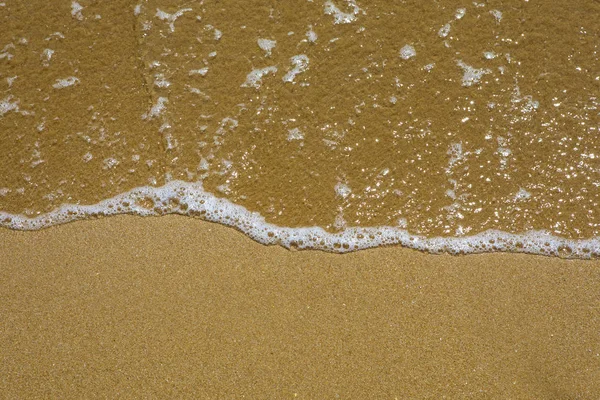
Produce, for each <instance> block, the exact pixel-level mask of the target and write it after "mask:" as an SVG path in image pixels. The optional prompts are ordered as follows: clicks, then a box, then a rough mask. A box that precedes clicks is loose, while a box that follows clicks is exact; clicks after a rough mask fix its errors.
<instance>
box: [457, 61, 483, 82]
mask: <svg viewBox="0 0 600 400" xmlns="http://www.w3.org/2000/svg"><path fill="white" fill-rule="evenodd" d="M456 64H457V65H458V66H459V67H461V68H462V69H463V78H462V84H463V86H473V84H475V83H479V81H480V80H481V78H482V77H483V75H485V74H490V73H491V72H492V71H490V70H489V69H487V68H474V67H472V66H470V65H467V64H465V63H464V62H463V61H462V60H458V61H457V62H456Z"/></svg>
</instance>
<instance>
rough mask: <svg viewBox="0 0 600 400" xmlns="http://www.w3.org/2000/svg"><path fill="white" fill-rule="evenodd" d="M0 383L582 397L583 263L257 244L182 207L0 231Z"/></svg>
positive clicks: (588, 272)
mask: <svg viewBox="0 0 600 400" xmlns="http://www.w3.org/2000/svg"><path fill="white" fill-rule="evenodd" d="M0 255H1V257H0V281H1V282H2V285H0V298H1V299H2V301H0V326H1V327H2V333H1V334H0V354H2V363H1V364H0V376H2V379H0V392H1V393H2V396H1V397H2V398H12V399H15V398H59V397H60V398H65V399H66V398H213V399H214V398H273V399H274V398H305V399H327V398H345V399H365V398H389V399H394V398H397V399H417V398H419V399H420V398H444V397H445V398H518V399H542V398H543V399H593V398H598V395H599V394H600V383H599V382H600V379H598V378H599V377H600V338H599V337H598V331H599V329H600V308H599V304H600V302H599V300H600V299H599V297H600V268H599V267H600V263H599V262H598V261H572V260H561V259H557V258H547V257H539V256H523V255H514V254H486V255H471V256H463V257H453V256H431V255H426V254H423V253H419V252H416V251H412V250H406V249H402V248H380V249H375V250H367V251H360V252H356V253H351V254H346V255H335V254H328V253H323V252H316V251H300V252H297V251H296V252H293V251H288V250H285V249H282V248H280V247H275V246H271V247H266V246H263V245H261V244H259V243H256V242H254V241H252V240H250V239H248V238H247V237H245V236H243V235H242V234H240V233H238V232H236V231H235V230H233V229H230V228H225V227H223V226H220V225H216V224H210V223H206V222H203V221H199V220H196V219H192V218H185V217H178V216H167V217H160V218H138V217H131V216H121V217H113V218H105V219H100V220H96V221H83V222H76V223H70V224H66V225H62V226H57V227H53V228H50V229H46V230H42V231H37V232H17V231H10V230H6V229H3V230H0Z"/></svg>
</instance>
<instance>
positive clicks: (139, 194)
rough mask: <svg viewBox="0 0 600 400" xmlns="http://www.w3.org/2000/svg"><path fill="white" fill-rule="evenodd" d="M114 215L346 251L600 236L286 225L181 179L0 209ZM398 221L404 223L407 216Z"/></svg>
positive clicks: (548, 248)
mask: <svg viewBox="0 0 600 400" xmlns="http://www.w3.org/2000/svg"><path fill="white" fill-rule="evenodd" d="M116 214H135V215H140V216H153V215H154V216H156V215H164V214H182V215H192V216H200V217H201V218H202V219H204V220H206V221H210V222H218V223H220V224H223V225H226V226H231V227H235V228H237V229H238V230H240V231H241V232H243V233H245V234H246V235H247V236H249V237H250V238H252V239H254V240H256V241H258V242H260V243H263V244H265V245H280V246H283V247H285V248H288V249H289V248H292V247H293V248H298V249H319V250H325V251H330V252H336V253H346V252H350V251H356V250H361V249H367V248H372V247H379V246H390V245H400V246H403V247H408V248H411V249H415V250H420V251H426V252H430V253H434V254H439V253H450V254H469V253H485V252H497V251H508V252H519V253H530V254H542V255H550V256H561V257H569V258H584V259H586V258H587V259H589V258H597V257H600V238H593V239H574V240H569V239H564V238H560V237H557V236H553V235H551V234H549V233H548V232H546V231H528V232H524V233H520V234H514V233H507V232H502V231H497V230H488V231H485V232H481V233H478V234H475V235H471V236H461V237H431V238H428V237H424V236H419V235H412V234H411V233H410V232H408V231H407V230H406V229H403V228H401V227H400V226H382V227H377V228H358V227H346V228H344V229H343V230H342V231H340V232H336V233H331V232H327V231H325V230H324V229H323V228H320V227H303V228H289V227H282V226H277V225H274V224H271V223H268V222H266V221H265V219H264V217H262V216H261V215H260V214H258V213H255V212H251V211H249V210H247V209H245V208H244V207H242V206H239V205H236V204H234V203H231V202H230V201H228V200H226V199H223V198H217V197H215V196H214V195H212V194H210V193H208V192H205V191H204V189H203V187H202V184H201V183H200V182H182V181H177V180H173V181H170V182H169V183H167V184H166V185H164V186H161V187H149V186H143V187H138V188H135V189H133V190H131V191H129V192H126V193H122V194H120V195H118V196H115V197H113V198H111V199H107V200H103V201H101V202H99V203H97V204H93V205H75V204H64V205H62V206H60V207H59V208H58V209H56V210H54V211H52V212H50V213H47V214H42V215H38V216H36V217H32V218H29V217H26V216H24V215H15V214H9V213H6V212H0V226H2V227H6V228H11V229H17V230H37V229H42V228H46V227H49V226H53V225H59V224H64V223H67V222H70V221H75V220H81V219H85V218H89V217H96V216H109V215H116ZM399 223H400V225H405V224H406V222H405V221H399Z"/></svg>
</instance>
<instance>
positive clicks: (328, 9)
mask: <svg viewBox="0 0 600 400" xmlns="http://www.w3.org/2000/svg"><path fill="white" fill-rule="evenodd" d="M347 2H348V5H349V6H351V7H352V9H353V11H352V12H351V13H345V12H343V11H342V10H340V9H339V8H338V7H337V6H336V5H335V4H334V3H333V2H332V1H326V2H325V4H324V5H323V7H324V9H325V14H327V15H333V18H334V23H335V24H349V23H351V22H354V21H356V16H357V15H358V13H359V12H360V8H359V7H358V5H357V4H356V2H355V1H354V0H348V1H347Z"/></svg>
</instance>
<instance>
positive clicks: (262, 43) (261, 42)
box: [257, 39, 277, 57]
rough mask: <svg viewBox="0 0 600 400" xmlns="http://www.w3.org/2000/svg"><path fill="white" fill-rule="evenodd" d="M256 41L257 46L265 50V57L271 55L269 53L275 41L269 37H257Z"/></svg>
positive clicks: (275, 43)
mask: <svg viewBox="0 0 600 400" xmlns="http://www.w3.org/2000/svg"><path fill="white" fill-rule="evenodd" d="M257 43H258V47H260V49H261V50H262V51H264V52H265V56H267V57H271V53H272V52H273V49H274V48H275V46H276V45H277V41H275V40H270V39H258V40H257Z"/></svg>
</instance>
